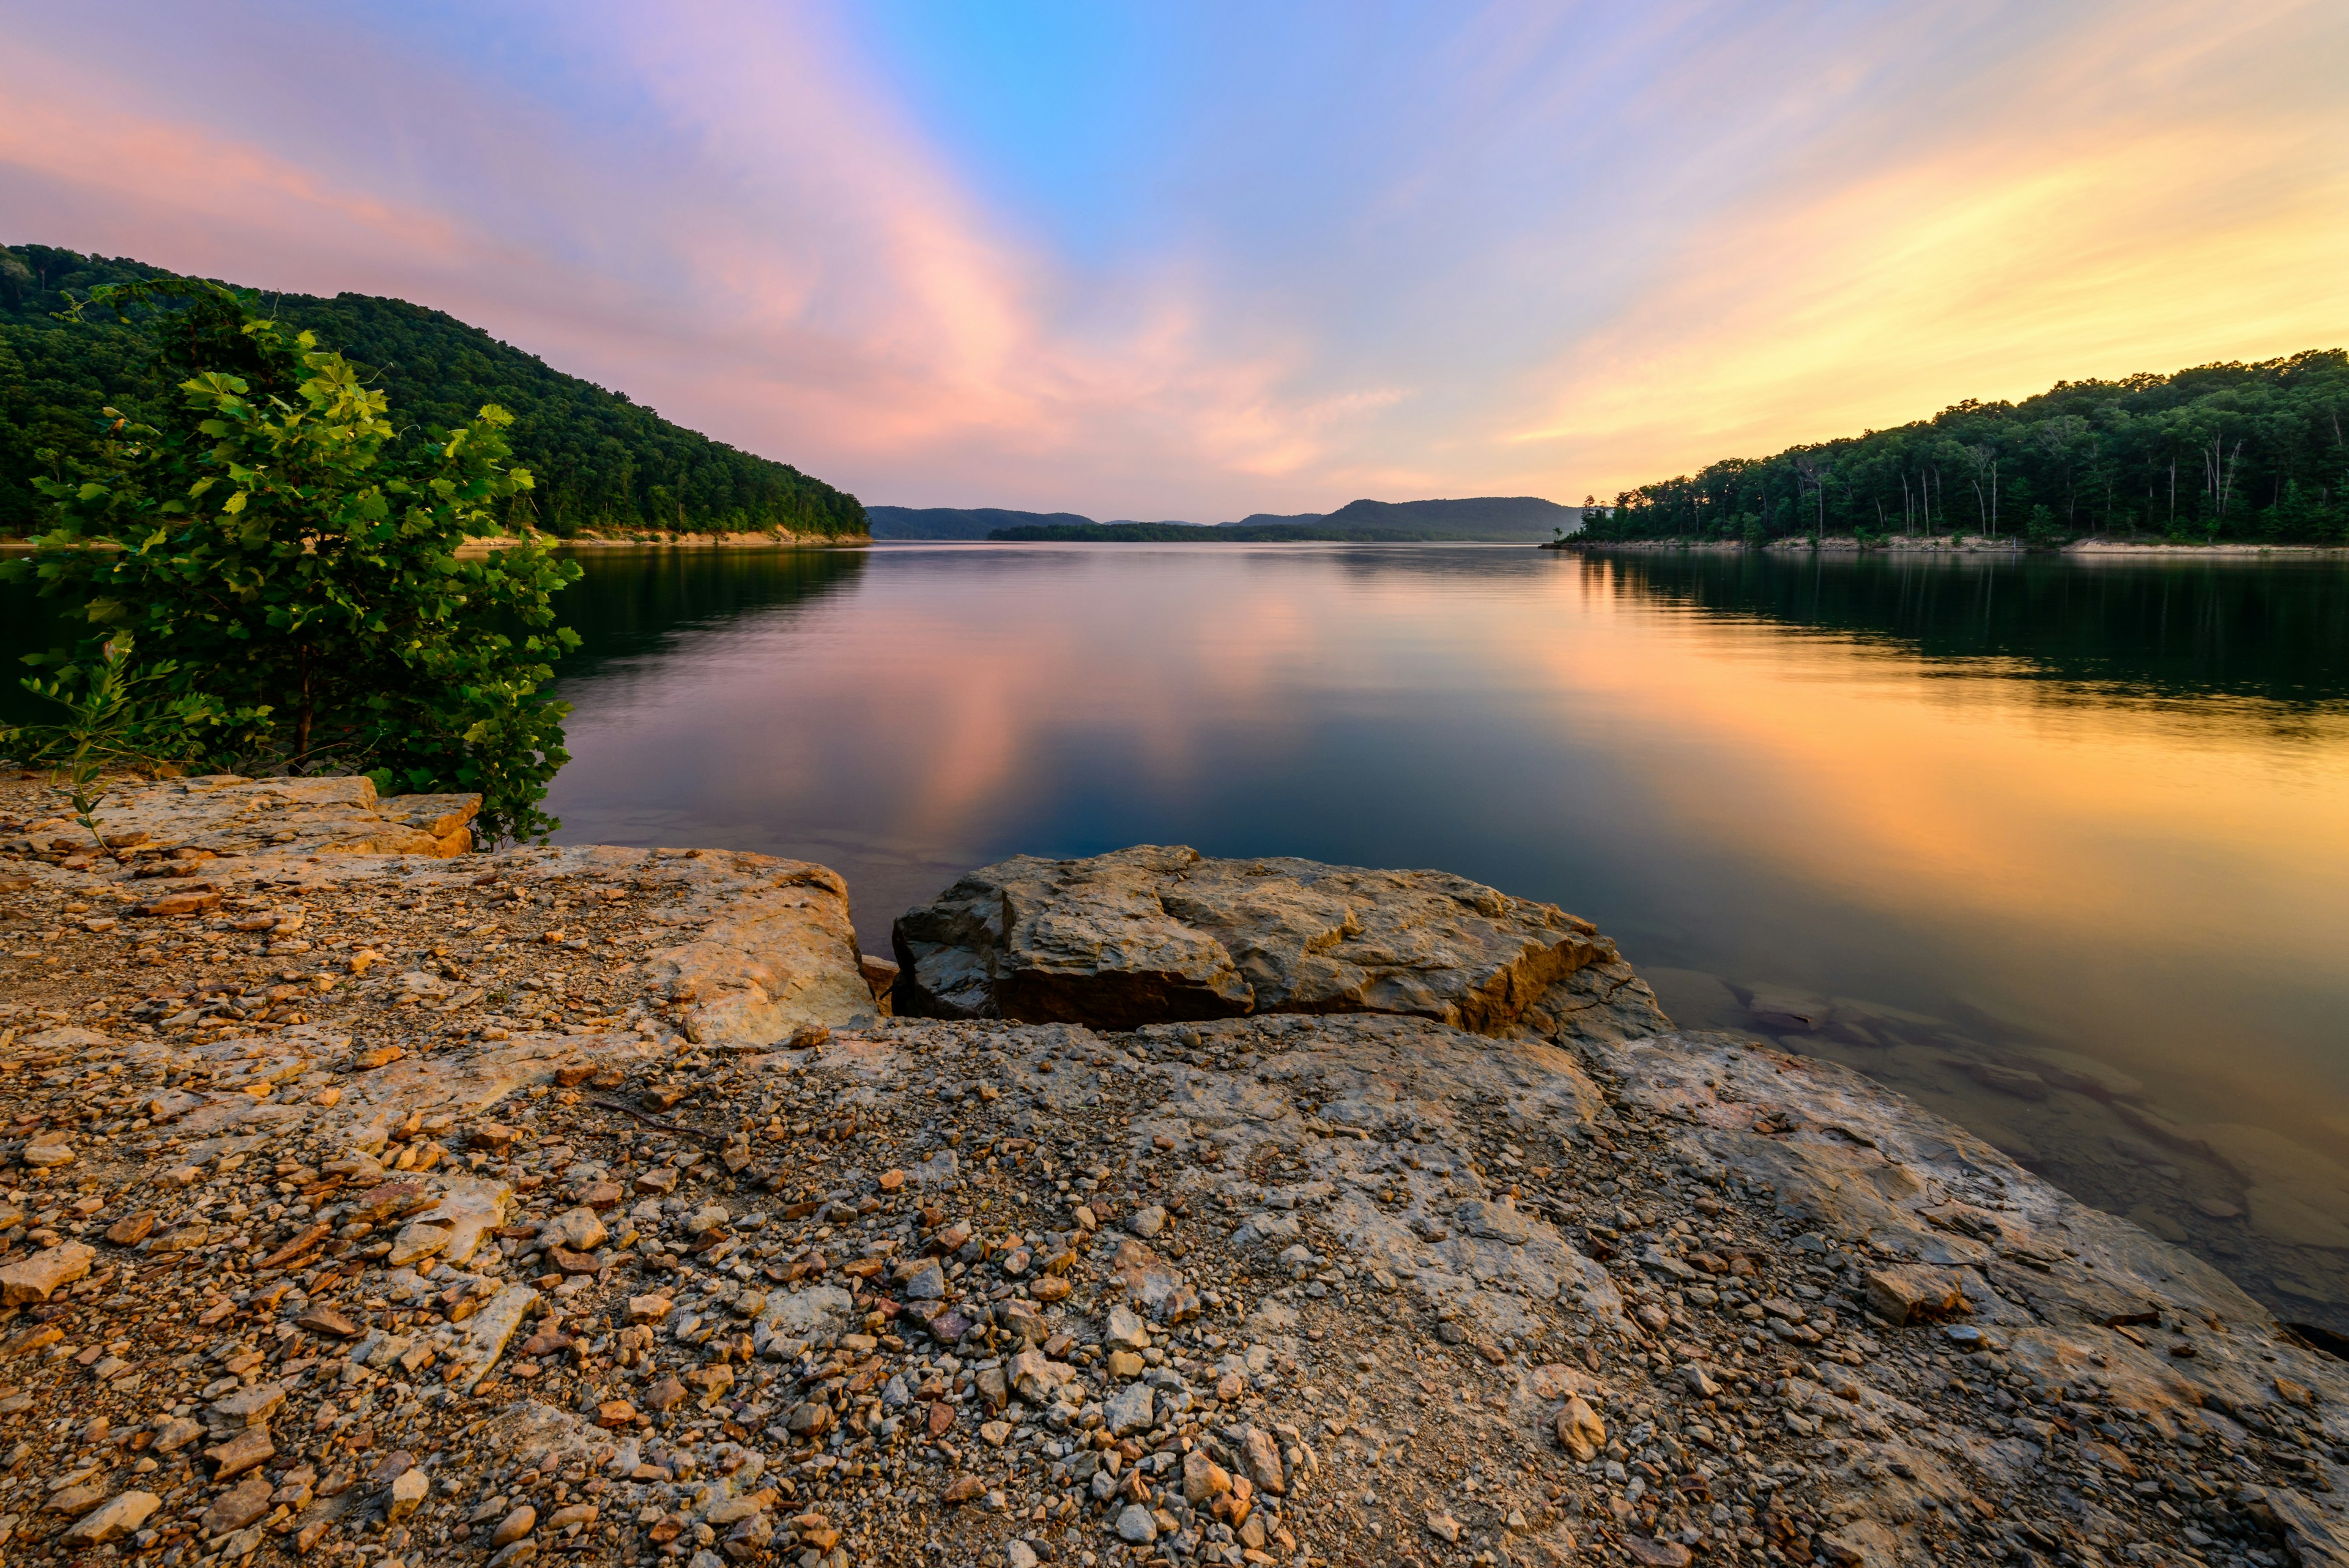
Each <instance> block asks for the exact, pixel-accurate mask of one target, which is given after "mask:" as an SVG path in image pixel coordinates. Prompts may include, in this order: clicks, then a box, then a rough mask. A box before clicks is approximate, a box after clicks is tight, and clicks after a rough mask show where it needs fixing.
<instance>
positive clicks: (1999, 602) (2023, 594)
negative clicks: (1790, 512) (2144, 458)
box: [1572, 551, 2349, 710]
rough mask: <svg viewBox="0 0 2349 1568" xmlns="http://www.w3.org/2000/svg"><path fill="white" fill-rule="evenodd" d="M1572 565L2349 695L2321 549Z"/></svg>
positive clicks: (2336, 603)
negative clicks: (2181, 557)
mask: <svg viewBox="0 0 2349 1568" xmlns="http://www.w3.org/2000/svg"><path fill="white" fill-rule="evenodd" d="M1572 564H1573V565H1574V566H1576V567H1577V568H1578V570H1579V571H1580V573H1581V574H1582V577H1583V580H1584V582H1585V583H1587V584H1588V585H1589V586H1591V587H1594V588H1598V589H1599V590H1601V591H1604V592H1608V593H1612V594H1620V595H1625V596H1630V597H1640V598H1643V599H1650V600H1661V601H1663V602H1667V603H1672V604H1680V605H1685V606H1687V607H1691V608H1694V609H1701V610H1705V611H1708V612H1712V613H1715V614H1722V615H1738V616H1745V617H1751V618H1757V619H1761V620H1765V621H1768V622H1771V623H1772V624H1774V625H1778V626H1785V627H1789V628H1799V629H1803V630H1808V631H1816V632H1823V633H1828V634H1832V635H1835V636H1839V637H1851V638H1857V639H1862V640H1868V641H1878V642H1883V643H1887V644H1889V645H1892V646H1897V647H1899V648H1900V649H1903V650H1905V651H1908V652H1910V653H1914V654H1917V655H1920V656H1921V657H1923V658H1926V659H1951V660H1969V659H1999V660H2005V661H2009V663H2010V665H2020V666H2022V667H2023V670H2024V671H2026V672H2030V673H2035V674H2037V675H2040V676H2042V677H2044V678H2046V679H2049V680H2062V681H2073V682H2078V683H2080V684H2083V685H2087V686H2093V687H2095V688H2097V689H2099V691H2101V692H2103V693H2106V694H2109V695H2122V696H2144V697H2212V696H2227V697H2246V698H2257V699H2260V700H2262V701H2270V702H2274V703H2277V704H2280V705H2282V706H2285V707H2288V708H2293V709H2302V710H2305V709H2309V708H2314V707H2318V706H2327V705H2333V704H2337V703H2340V702H2342V701H2344V699H2349V568H2344V567H2343V566H2339V565H2335V564H2332V563H2327V562H2232V561H2217V560H2213V561H2196V562H2172V561H2145V562H2117V561H2095V562H2075V561H2070V560H2064V559H2059V558H2054V557H2047V556H2023V557H2021V558H2019V559H2018V558H2015V557H2012V556H2010V557H2006V558H2004V559H2000V558H1998V557H1994V556H1904V555H1899V554H1886V555H1870V556H1862V557H1859V558H1857V559H1854V558H1851V557H1849V556H1844V557H1842V558H1836V557H1835V556H1833V555H1832V554H1831V553H1829V552H1819V553H1818V554H1817V555H1816V557H1815V556H1814V555H1813V553H1812V552H1808V551H1804V552H1799V553H1788V552H1775V551H1774V552H1768V553H1764V552H1762V551H1737V552H1718V553H1715V552H1689V553H1686V554H1669V555H1667V554H1659V555H1652V556H1651V555H1633V554H1622V555H1604V556H1597V555H1590V556H1575V557H1573V563H1572ZM2005 672H2007V673H2015V672H2016V671H2015V670H2013V669H2011V668H2010V669H2009V670H2007V671H2005Z"/></svg>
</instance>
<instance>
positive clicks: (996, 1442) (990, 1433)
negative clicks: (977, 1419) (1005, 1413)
mask: <svg viewBox="0 0 2349 1568" xmlns="http://www.w3.org/2000/svg"><path fill="white" fill-rule="evenodd" d="M978 1436H979V1440H980V1441H981V1442H984V1443H985V1444H986V1445H987V1446H988V1448H990V1449H999V1448H1001V1447H1002V1446H1003V1445H1004V1444H1006V1443H1008V1442H1009V1441H1010V1440H1011V1423H1010V1422H1009V1421H989V1422H988V1423H987V1424H986V1425H985V1426H983V1427H981V1428H979V1429H978Z"/></svg>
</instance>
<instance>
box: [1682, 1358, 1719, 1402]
mask: <svg viewBox="0 0 2349 1568" xmlns="http://www.w3.org/2000/svg"><path fill="white" fill-rule="evenodd" d="M1681 1382H1682V1383H1683V1384H1684V1385H1686V1386H1687V1387H1688V1391H1689V1392H1690V1393H1691V1394H1693V1395H1695V1396H1696V1397H1698V1398H1700V1399H1711V1398H1713V1397H1715V1396H1716V1395H1718V1394H1719V1393H1720V1392H1721V1385H1720V1384H1718V1383H1715V1382H1714V1381H1713V1379H1712V1378H1711V1377H1709V1376H1705V1370H1704V1368H1703V1367H1702V1366H1698V1365H1697V1364H1696V1363H1695V1362H1693V1361H1692V1362H1690V1363H1689V1364H1688V1365H1687V1366H1683V1367H1682V1368H1681Z"/></svg>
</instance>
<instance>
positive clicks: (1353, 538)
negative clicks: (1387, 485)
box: [874, 495, 1582, 545]
mask: <svg viewBox="0 0 2349 1568" xmlns="http://www.w3.org/2000/svg"><path fill="white" fill-rule="evenodd" d="M886 510H887V508H885V507H876V508H874V532H875V536H876V537H877V536H879V528H880V523H879V518H880V514H881V513H882V512H884V511H886ZM1581 526H1582V508H1581V507H1579V506H1560V505H1559V504H1557V502H1555V501H1544V500H1543V499H1541V498H1540V497H1539V496H1537V495H1485V496H1476V497H1474V498H1472V499H1469V500H1465V501H1350V502H1348V503H1347V504H1345V505H1343V506H1340V508H1338V510H1337V511H1335V512H1299V513H1290V514H1285V515H1284V514H1279V513H1272V512H1257V513H1252V514H1249V515H1248V516H1246V517H1243V518H1241V519H1240V520H1239V521H1238V522H1237V523H1220V524H1212V525H1209V526H1204V527H1203V526H1200V525H1198V524H1190V523H1095V522H1093V521H1092V520H1091V519H1090V518H1083V517H1071V516H1068V515H1066V514H1062V515H1059V516H1054V517H1050V518H1046V517H1040V516H1037V517H1032V519H1031V520H1030V521H1026V522H1022V523H1019V524H1010V525H1007V526H1004V527H999V528H996V529H994V530H992V531H990V532H989V533H988V535H987V536H988V538H990V539H1003V540H1012V541H1030V542H1032V541H1042V540H1061V541H1077V540H1105V541H1123V542H1127V543H1171V542H1188V543H1192V544H1207V545H1253V544H1271V543H1278V542H1279V541H1282V540H1303V539H1319V540H1330V541H1336V542H1339V543H1351V544H1365V545H1381V544H1403V543H1414V542H1425V541H1436V540H1450V541H1454V542H1458V543H1471V542H1477V541H1494V542H1501V543H1515V542H1517V541H1521V540H1528V539H1548V538H1550V537H1552V536H1553V535H1554V534H1555V533H1557V532H1559V531H1563V532H1565V533H1568V534H1571V533H1573V532H1575V531H1576V530H1577V529H1578V528H1580V527H1581Z"/></svg>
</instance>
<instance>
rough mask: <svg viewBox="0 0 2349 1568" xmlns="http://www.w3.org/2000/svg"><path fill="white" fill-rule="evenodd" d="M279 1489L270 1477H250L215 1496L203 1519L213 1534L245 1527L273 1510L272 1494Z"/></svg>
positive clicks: (205, 1526) (223, 1533) (206, 1527)
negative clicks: (270, 1509)
mask: <svg viewBox="0 0 2349 1568" xmlns="http://www.w3.org/2000/svg"><path fill="white" fill-rule="evenodd" d="M275 1490H277V1489H276V1488H275V1487H274V1486H273V1485H271V1484H270V1482H269V1478H267V1477H266V1476H257V1475H256V1476H247V1477H246V1478H245V1479H244V1481H243V1484H241V1485H240V1486H238V1487H237V1488H236V1489H235V1490H233V1491H228V1492H223V1493H222V1495H221V1496H219V1497H217V1498H215V1499H213V1500H212V1506H211V1507H210V1508H208V1509H206V1510H204V1516H203V1519H202V1521H201V1522H202V1525H203V1527H204V1529H205V1530H206V1531H207V1532H210V1533H212V1534H213V1535H225V1534H227V1533H228V1532H230V1531H232V1530H243V1528H244V1527H245V1526H246V1525H248V1524H251V1523H252V1522H253V1521H254V1520H256V1519H259V1518H260V1517H261V1516H262V1515H263V1514H264V1513H267V1512H268V1511H269V1496H270V1494H271V1493H272V1492H274V1491H275Z"/></svg>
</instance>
